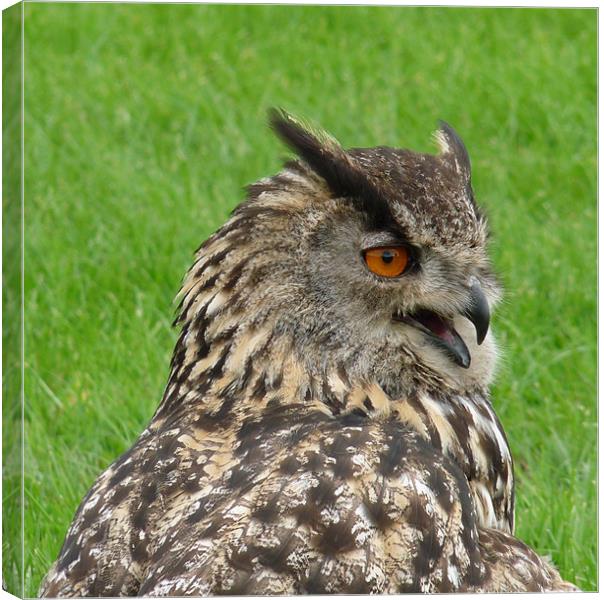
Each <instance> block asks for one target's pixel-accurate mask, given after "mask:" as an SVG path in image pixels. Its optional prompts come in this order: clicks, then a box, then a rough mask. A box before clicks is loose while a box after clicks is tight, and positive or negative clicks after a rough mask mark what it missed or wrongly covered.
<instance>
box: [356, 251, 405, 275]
mask: <svg viewBox="0 0 604 600" xmlns="http://www.w3.org/2000/svg"><path fill="white" fill-rule="evenodd" d="M363 258H364V259H365V264H366V265H367V266H368V267H369V270H370V271H371V272H372V273H375V274H376V275H379V276H380V277H398V276H399V275H402V274H403V273H404V272H405V269H406V268H407V266H408V265H409V252H408V250H407V249H406V248H405V247H404V246H381V247H379V248H370V249H369V250H365V252H363Z"/></svg>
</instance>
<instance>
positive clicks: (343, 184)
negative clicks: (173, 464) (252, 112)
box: [269, 108, 393, 226]
mask: <svg viewBox="0 0 604 600" xmlns="http://www.w3.org/2000/svg"><path fill="white" fill-rule="evenodd" d="M269 124H270V126H271V128H272V129H273V130H274V131H275V133H276V134H277V135H278V136H279V137H280V138H281V139H282V140H283V141H284V142H285V143H286V144H287V145H288V146H289V147H290V148H291V149H292V150H293V151H294V152H296V154H297V155H298V156H299V157H300V158H301V159H302V160H303V161H304V162H305V163H306V164H308V166H309V167H310V168H311V169H312V170H313V171H314V172H315V173H317V175H319V176H320V177H322V178H323V179H324V180H325V182H326V183H327V185H328V186H329V188H330V190H331V191H332V193H333V194H334V195H335V196H338V197H345V198H351V199H352V201H353V202H354V204H355V205H356V206H357V208H359V209H360V210H362V211H363V212H365V214H366V215H368V216H369V217H370V219H371V221H372V223H373V224H375V226H378V225H380V226H381V225H383V224H385V223H392V222H393V218H392V214H391V212H390V209H389V207H388V203H387V201H386V200H385V199H384V197H383V196H382V194H381V193H380V190H379V188H378V187H377V184H375V183H374V182H372V181H370V179H369V178H368V177H367V175H366V174H365V173H364V172H363V169H362V168H361V166H360V165H359V164H358V163H357V162H356V161H355V160H354V158H353V157H351V156H350V155H349V154H348V153H347V152H346V151H345V150H344V149H343V148H342V146H341V145H340V144H339V142H338V141H337V140H336V139H335V138H334V137H332V136H331V135H329V134H328V133H326V132H325V131H322V130H318V129H315V128H314V127H312V126H311V125H308V124H306V123H304V122H303V121H301V120H300V119H298V118H296V117H294V116H292V115H290V114H289V113H288V112H286V111H284V110H282V109H276V108H273V109H271V110H270V111H269Z"/></svg>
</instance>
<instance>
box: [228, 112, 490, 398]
mask: <svg viewBox="0 0 604 600" xmlns="http://www.w3.org/2000/svg"><path fill="white" fill-rule="evenodd" d="M271 123H272V126H273V128H274V129H275V131H276V132H277V133H278V134H279V136H280V137H281V138H282V139H283V140H284V141H285V142H286V143H287V144H288V145H289V146H290V147H291V148H292V149H293V150H294V151H296V153H297V154H298V155H299V158H300V160H297V161H293V162H290V163H288V164H287V165H286V168H285V170H284V171H282V172H281V173H280V174H279V175H277V176H275V177H273V178H269V179H265V180H262V181H260V182H258V183H257V184H254V185H253V186H250V197H249V198H248V200H247V201H246V202H245V203H244V204H242V205H241V206H240V207H239V208H238V209H237V210H236V211H235V213H234V215H233V218H232V219H233V220H232V221H231V222H230V224H229V223H227V225H226V226H225V228H226V229H225V230H224V233H226V234H228V235H231V237H232V239H233V240H234V241H237V242H240V241H241V239H243V238H241V237H237V235H236V233H237V231H238V230H239V229H238V224H239V226H240V227H241V226H242V224H244V223H247V224H251V226H250V228H249V230H248V231H251V233H248V235H247V237H246V238H245V240H246V241H247V244H248V245H247V246H243V247H241V246H240V247H239V253H246V254H247V255H248V256H249V257H250V258H249V259H248V261H247V262H246V268H245V271H246V273H247V274H248V275H247V280H246V282H247V285H246V289H248V290H249V289H251V288H252V287H253V288H254V289H255V290H256V291H254V292H252V293H248V294H247V296H246V298H245V302H244V304H243V306H245V310H246V312H247V315H248V318H249V319H252V320H255V322H256V323H258V322H260V321H262V320H263V319H270V320H271V322H272V323H273V327H274V331H276V332H278V333H279V334H286V335H287V336H289V337H290V338H293V340H294V343H293V347H294V348H296V349H297V350H298V352H299V353H300V355H301V359H302V360H304V361H305V363H306V365H307V368H308V369H309V371H311V372H312V371H315V372H317V373H319V372H321V373H324V372H325V371H327V370H329V369H330V368H334V365H335V366H337V368H338V369H340V370H342V369H343V370H345V371H346V372H347V373H348V374H349V376H351V377H353V378H358V379H367V380H375V379H377V380H378V381H379V382H380V384H381V385H382V386H383V387H384V389H386V390H389V391H391V393H394V394H396V393H399V392H400V391H401V389H402V388H404V387H405V385H406V384H405V382H407V383H408V382H409V381H410V380H412V379H414V378H416V377H417V376H418V373H421V378H422V379H423V380H425V379H426V378H428V379H429V378H430V376H433V377H434V379H435V380H436V381H438V385H439V386H441V387H442V385H443V382H444V383H445V384H446V383H448V384H449V385H450V386H451V387H453V388H456V389H460V388H464V389H468V388H472V387H476V386H478V387H482V386H486V385H488V383H489V381H490V378H491V375H492V372H493V367H494V361H495V354H496V352H495V347H494V343H493V340H492V336H491V335H490V333H489V321H490V313H491V310H492V307H493V305H494V304H495V303H496V301H497V300H498V298H499V288H498V285H497V282H496V280H495V278H494V276H493V274H492V272H491V269H490V265H489V260H488V257H487V253H486V240H487V226H486V221H485V218H484V216H483V215H482V214H481V212H480V210H479V209H478V207H477V205H476V204H475V201H474V198H473V194H472V188H471V185H470V162H469V158H468V154H467V152H466V150H465V147H464V145H463V143H462V142H461V140H460V139H459V138H458V136H457V135H456V134H455V132H454V131H453V130H452V129H451V128H450V127H449V126H448V125H446V124H444V123H443V124H442V125H441V128H440V130H439V131H438V132H437V134H436V138H437V141H438V143H439V146H440V153H439V154H438V155H436V156H433V155H429V154H418V153H414V152H411V151H409V150H398V149H392V148H384V147H378V148H371V149H351V150H344V149H342V147H341V146H340V145H339V144H338V143H337V142H336V141H335V140H334V139H333V138H331V137H330V136H328V135H327V134H325V133H322V132H315V131H312V130H311V129H310V128H308V127H306V126H304V125H302V124H301V123H299V122H298V121H296V120H295V119H293V118H292V117H290V116H289V115H287V114H285V113H281V112H279V113H278V112H275V113H273V114H272V117H271ZM233 260H234V261H235V263H236V262H237V261H236V260H235V259H233ZM237 264H241V261H239V263H237ZM228 265H229V263H228V260H227V263H226V267H227V268H226V270H227V271H228V270H229V268H228ZM233 270H236V269H234V268H233ZM240 270H241V269H240ZM225 277H226V278H227V279H228V273H227V275H225ZM241 279H242V280H243V279H245V277H241ZM242 289H243V284H242ZM240 305H242V304H241V299H240Z"/></svg>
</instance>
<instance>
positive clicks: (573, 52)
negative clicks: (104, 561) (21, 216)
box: [3, 4, 597, 596]
mask: <svg viewBox="0 0 604 600" xmlns="http://www.w3.org/2000/svg"><path fill="white" fill-rule="evenodd" d="M25 13H26V14H25V29H26V57H25V61H26V65H25V70H26V87H25V94H26V98H25V110H26V122H25V141H26V146H25V162H26V171H25V190H26V195H25V206H26V209H25V210H26V229H25V265H26V272H25V294H26V296H25V311H26V322H25V349H26V350H25V352H26V364H25V390H26V399H25V401H26V405H25V412H26V423H25V435H26V437H25V461H26V465H25V467H26V468H25V502H26V504H25V565H24V569H25V570H24V573H23V575H24V580H25V590H24V592H25V594H26V595H29V596H32V595H35V594H36V590H37V586H38V585H39V582H40V579H41V577H42V575H43V574H44V572H45V571H46V570H47V569H48V567H49V566H50V564H51V562H52V561H53V560H54V559H55V558H56V555H57V553H58V551H59V548H60V545H61V542H62V540H63V536H64V534H65V532H66V529H67V527H68V525H69V523H70V521H71V518H72V516H73V513H74V511H75V509H76V507H77V505H78V503H79V501H80V499H81V498H82V496H83V495H84V493H85V492H86V491H87V489H88V487H89V486H90V485H91V483H92V482H93V480H94V479H95V477H96V476H97V475H98V474H99V473H100V472H101V470H102V469H103V468H104V467H106V466H107V465H108V464H109V463H110V462H111V461H112V460H113V459H114V458H115V457H116V456H117V455H118V454H119V453H121V452H122V451H123V450H125V449H126V448H127V447H128V446H129V445H130V444H131V443H132V442H133V441H134V439H135V438H136V437H137V435H138V433H139V432H140V431H141V430H142V428H143V427H144V425H145V424H146V422H147V421H148V419H149V418H150V417H151V414H152V413H153V410H154V408H155V407H156V405H157V403H158V402H159V400H160V397H161V394H162V388H163V385H164V383H165V380H166V376H167V373H168V363H169V359H170V354H171V350H172V345H173V343H174V341H175V335H176V334H175V331H173V330H172V329H171V327H170V322H171V318H172V315H173V310H174V305H173V304H172V299H173V297H174V295H175V293H176V291H177V289H178V287H179V284H180V280H181V277H182V275H183V273H184V271H185V269H186V268H187V266H188V265H189V263H190V260H191V257H192V252H193V250H194V249H195V248H196V247H197V245H198V244H199V243H200V242H201V241H202V240H203V239H204V238H205V237H206V236H208V234H210V233H211V232H212V231H213V230H214V229H215V228H216V227H218V226H219V225H220V224H221V223H222V222H223V221H224V220H225V218H226V216H227V215H228V213H229V211H230V210H231V209H232V208H233V207H234V206H235V205H236V204H237V203H238V202H239V201H240V200H241V199H242V198H243V192H242V187H243V186H244V185H245V184H247V183H250V182H252V181H254V180H255V179H257V178H259V177H262V176H265V175H269V174H271V173H273V172H275V171H276V170H277V169H278V167H279V165H280V160H281V158H282V157H283V155H284V154H285V152H284V150H283V148H282V146H281V145H280V144H279V143H278V142H277V141H276V140H275V139H273V136H272V135H271V133H270V132H269V131H268V129H267V127H266V126H265V119H266V109H267V107H269V106H271V105H283V106H285V107H286V108H288V109H290V110H291V111H292V112H294V113H298V114H301V115H304V116H307V117H309V118H311V119H312V120H314V121H315V122H317V123H319V124H321V125H323V126H324V127H326V128H327V129H329V130H330V131H332V132H333V133H334V134H335V135H336V136H337V137H338V138H339V139H340V140H341V141H342V142H343V143H344V144H345V145H355V146H366V145H377V144H386V145H399V146H406V147H411V148H413V149H416V150H423V151H432V150H433V146H432V143H431V140H430V134H431V132H432V131H433V129H434V127H435V122H436V119H437V118H443V119H445V120H447V121H449V122H450V123H452V124H453V125H454V126H455V127H456V129H457V130H458V131H459V132H460V134H461V135H462V136H463V138H464V140H465V141H466V144H467V146H468V148H469V150H470V153H471V156H472V159H473V165H474V187H475V191H476V195H477V197H478V199H479V201H480V202H481V203H482V204H483V206H484V207H485V209H486V212H487V213H488V215H489V217H490V221H491V228H492V231H493V242H492V255H493V259H494V263H495V266H496V269H497V271H498V273H499V274H500V275H501V278H502V280H503V282H504V285H505V287H506V289H507V294H506V298H505V302H504V304H503V306H502V307H501V309H500V311H499V314H498V316H497V317H496V319H495V322H494V325H493V327H494V329H495V331H496V333H497V335H498V338H499V340H500V342H501V345H502V348H503V350H504V359H503V364H502V367H501V370H500V375H499V377H498V380H497V384H496V386H495V389H494V404H495V406H496V408H497V410H498V413H499V415H500V417H501V419H502V421H503V423H504V426H505V428H506V432H507V434H508V437H509V441H510V444H511V447H512V451H513V453H514V456H515V459H516V470H517V480H518V486H517V496H518V501H517V533H518V535H519V536H520V537H521V538H522V539H524V540H525V541H526V542H528V543H529V544H531V545H532V546H534V547H535V548H536V549H538V550H539V552H541V553H544V554H550V555H551V556H552V557H553V560H554V562H555V563H556V564H557V565H558V566H559V568H560V569H561V571H562V573H563V575H564V576H565V577H566V578H568V579H570V580H572V581H574V582H576V583H577V584H578V585H579V586H581V587H582V588H583V589H586V590H594V589H596V587H597V579H596V577H597V575H596V551H597V546H596V531H597V514H596V483H595V479H596V433H597V430H596V24H597V16H596V11H595V10H550V9H547V10H544V9H537V10H528V9H525V10H518V9H498V10H493V9H441V8H435V9H432V8H363V7H335V8H334V7H291V6H289V7H277V6H254V7H252V6H248V7H241V6H194V5H172V6H158V5H147V6H145V5H96V4H82V5H68V4H28V5H26V11H25ZM5 426H6V429H7V430H8V429H9V428H12V427H17V420H16V415H15V417H14V420H12V421H11V420H7V419H6V417H5ZM9 467H10V465H9ZM6 468H8V467H6V466H5V469H6ZM12 468H13V469H15V468H16V467H15V466H14V465H13V467H12ZM5 476H6V477H7V478H10V477H13V478H14V479H13V480H14V481H18V477H17V473H16V471H14V470H13V471H11V470H10V468H9V471H7V472H5ZM7 480H8V479H7ZM5 485H6V484H5ZM15 504H16V503H13V504H11V506H12V507H13V508H14V506H15ZM9 508H10V507H9ZM10 517H11V514H10V511H9V514H8V515H6V516H5V519H4V540H3V554H4V563H5V565H4V573H5V578H6V580H7V583H8V586H9V589H10V590H13V591H15V592H17V591H19V589H20V584H19V581H20V577H21V575H22V573H21V567H20V566H19V564H18V562H19V555H18V554H19V553H18V551H17V550H16V548H17V546H16V545H12V544H11V539H12V540H14V539H15V538H16V536H17V534H18V531H19V528H18V516H17V514H15V513H14V510H13V514H12V518H10ZM12 543H13V544H14V542H12Z"/></svg>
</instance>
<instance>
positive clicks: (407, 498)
mask: <svg viewBox="0 0 604 600" xmlns="http://www.w3.org/2000/svg"><path fill="white" fill-rule="evenodd" d="M199 426H200V422H199V421H197V422H196V421H192V422H191V424H190V425H187V426H184V425H182V424H181V425H180V426H178V427H175V426H169V425H168V426H166V428H164V429H163V430H162V431H160V432H158V433H156V434H155V435H149V436H148V437H147V438H145V439H143V440H142V442H141V441H140V440H139V443H138V444H137V445H135V447H134V448H133V449H132V450H131V451H130V453H127V455H125V458H124V457H123V458H122V459H121V460H120V461H118V463H116V465H114V466H113V467H112V468H111V469H109V470H108V472H107V474H104V475H103V476H101V478H99V481H98V482H97V484H96V485H95V487H94V488H93V490H91V492H90V494H89V495H88V496H87V498H85V499H84V501H83V503H82V506H81V507H80V509H79V511H78V514H77V515H76V519H75V520H74V524H73V525H72V528H71V530H70V532H69V534H68V537H67V539H66V542H65V545H64V548H63V550H62V552H61V555H60V556H59V560H58V561H57V565H56V566H55V569H54V571H53V572H51V573H50V574H49V576H48V578H47V581H46V584H45V585H44V586H43V589H42V590H41V591H42V592H43V593H44V594H45V595H56V596H67V595H72V596H73V595H86V594H93V595H118V594H122V595H123V594H134V593H138V594H139V595H145V596H166V595H178V596H183V595H208V594H218V593H222V594H237V595H240V594H267V593H270V594H297V593H398V592H418V591H426V592H430V591H502V590H505V591H513V590H524V591H526V590H535V591H536V590H549V589H552V590H553V589H565V588H563V587H561V586H562V585H563V582H561V581H560V579H559V577H558V575H557V574H556V572H555V571H554V570H553V569H551V567H549V565H548V564H547V563H546V562H545V561H544V560H542V559H541V558H539V557H538V556H537V555H535V554H534V553H533V552H532V551H531V550H530V549H529V548H528V547H527V546H525V545H524V544H522V543H521V542H519V541H518V540H516V539H515V538H513V537H512V536H509V535H506V534H503V533H501V532H498V531H494V530H488V529H480V528H478V527H477V523H476V515H475V511H474V506H473V501H472V498H471V494H470V490H469V486H468V482H467V480H466V478H465V476H464V475H463V473H462V471H461V470H460V469H459V468H458V467H457V466H456V465H455V464H454V463H453V462H452V461H451V460H449V459H448V458H446V457H444V456H443V455H442V454H438V453H436V452H435V451H434V449H433V448H432V447H431V446H430V445H428V444H427V443H426V442H424V441H423V440H422V439H421V438H419V436H417V434H415V433H414V432H412V431H410V430H408V429H406V428H405V427H404V426H402V425H401V424H400V423H398V422H381V423H380V422H375V421H369V420H368V419H366V418H363V417H360V416H356V415H345V416H342V417H336V418H334V417H332V416H330V415H325V414H323V413H321V412H318V411H309V410H308V409H307V408H305V407H302V406H292V405H288V406H286V407H276V408H275V409H273V410H271V411H267V412H266V413H265V414H263V416H262V417H253V418H250V419H247V420H245V419H244V420H243V424H242V425H241V426H240V427H238V429H237V430H226V431H221V430H220V429H218V430H215V431H207V430H206V431H203V432H201V435H200V431H199V430H198V429H196V428H198V427H199ZM203 427H206V429H207V427H208V425H207V423H204V424H203ZM111 482H113V483H111ZM124 490H125V491H124Z"/></svg>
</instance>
